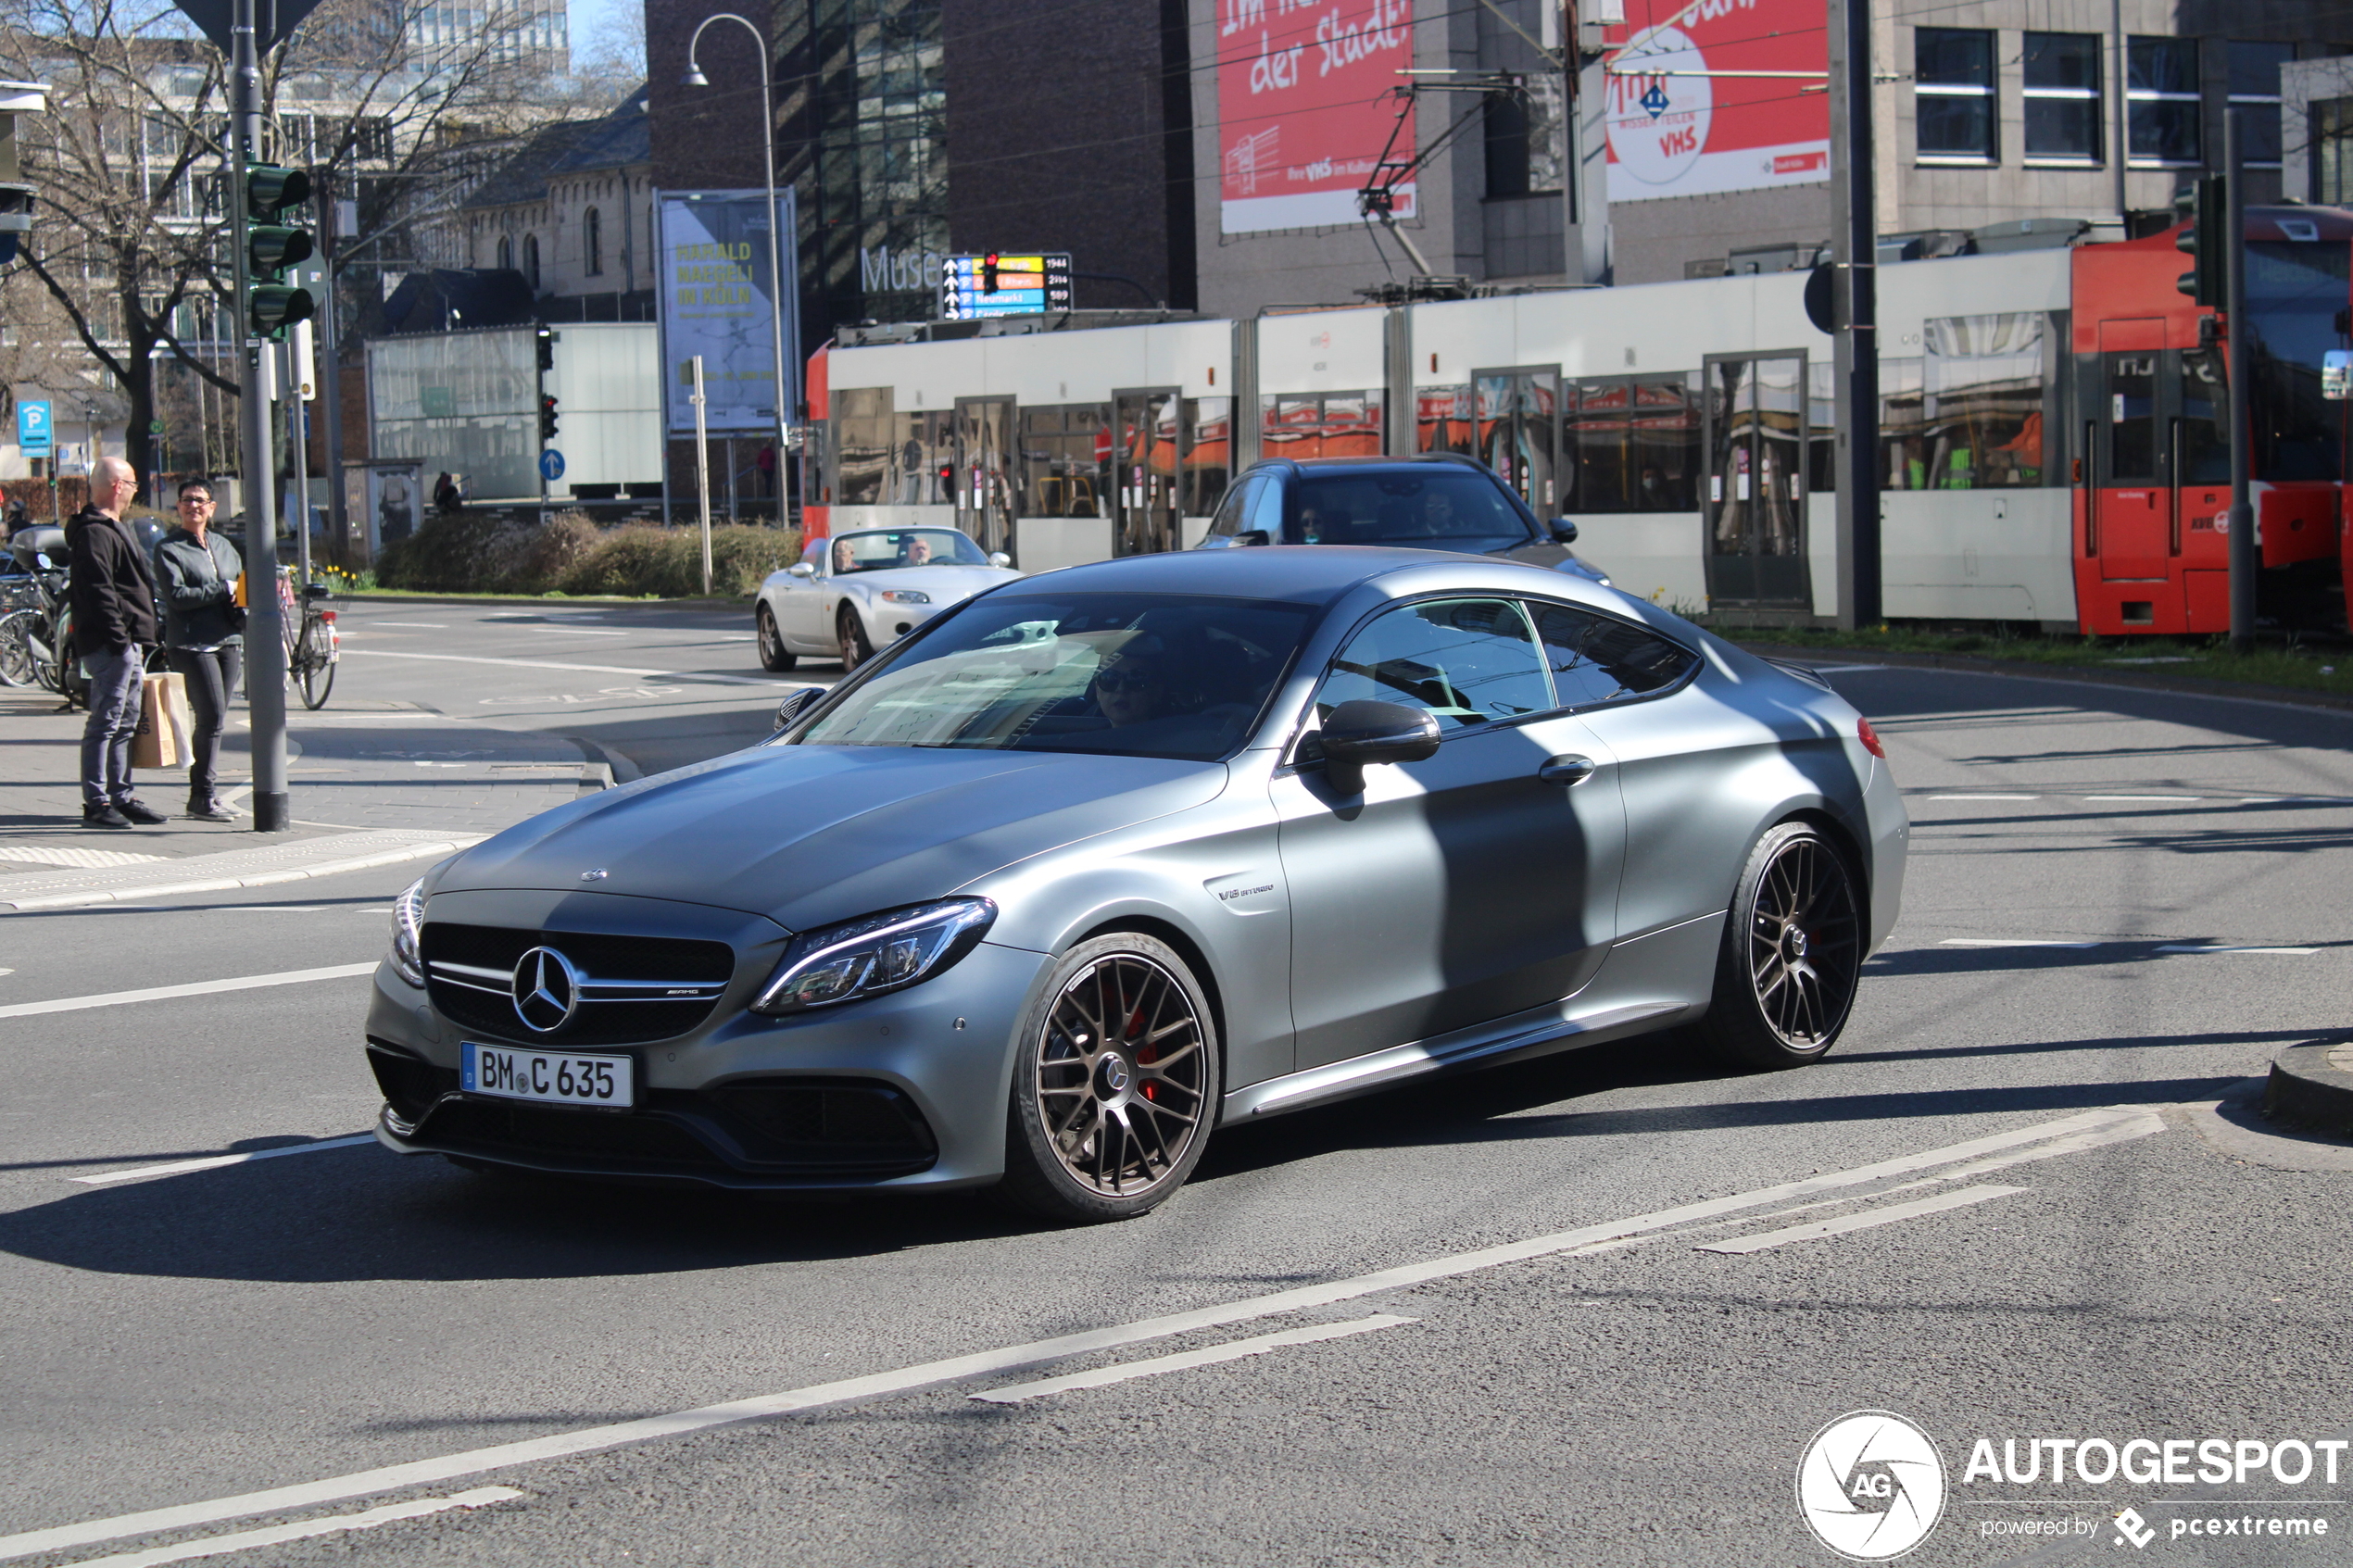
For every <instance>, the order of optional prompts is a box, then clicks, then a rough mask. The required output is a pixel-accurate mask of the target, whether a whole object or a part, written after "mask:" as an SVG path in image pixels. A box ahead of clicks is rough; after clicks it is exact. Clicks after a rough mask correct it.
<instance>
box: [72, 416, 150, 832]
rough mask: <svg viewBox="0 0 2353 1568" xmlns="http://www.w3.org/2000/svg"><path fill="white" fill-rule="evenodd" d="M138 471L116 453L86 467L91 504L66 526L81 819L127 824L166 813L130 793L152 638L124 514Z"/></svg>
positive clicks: (135, 544)
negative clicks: (77, 676) (81, 687)
mask: <svg viewBox="0 0 2353 1568" xmlns="http://www.w3.org/2000/svg"><path fill="white" fill-rule="evenodd" d="M138 494H139V476H138V475H137V474H136V473H134V472H133V471H132V468H131V465H130V464H129V463H126V462H124V461H123V460H122V459H121V458H99V459H98V460H97V462H96V463H94V465H92V467H91V470H90V504H89V505H88V506H86V507H84V508H82V509H81V510H80V511H78V512H76V513H74V514H73V521H71V522H69V523H68V524H67V525H66V556H67V558H68V560H69V563H70V566H69V570H70V571H71V574H72V594H73V651H74V652H75V653H77V654H79V655H80V656H81V659H82V667H83V668H84V669H86V670H87V671H89V672H90V722H89V723H87V724H85V725H83V726H82V825H83V826H84V827H94V828H128V827H132V826H134V825H136V824H138V823H142V822H162V821H163V820H164V819H163V813H162V812H160V811H157V810H155V809H153V808H151V807H149V806H147V805H146V804H145V802H143V801H141V800H140V799H139V797H136V796H134V795H132V793H131V737H132V734H134V733H136V731H137V730H138V728H139V676H140V674H141V673H142V671H144V670H145V667H146V661H147V649H148V648H149V647H150V646H153V645H154V643H155V642H156V640H157V633H158V628H157V624H156V578H155V571H154V568H152V567H151V566H150V565H149V564H148V562H147V552H146V551H145V549H143V548H141V547H140V544H139V540H138V537H137V536H136V535H135V534H133V533H132V532H131V529H130V527H129V526H128V525H127V524H125V523H124V522H123V521H122V513H123V508H126V507H128V506H130V505H131V502H132V497H133V496H135V495H138Z"/></svg>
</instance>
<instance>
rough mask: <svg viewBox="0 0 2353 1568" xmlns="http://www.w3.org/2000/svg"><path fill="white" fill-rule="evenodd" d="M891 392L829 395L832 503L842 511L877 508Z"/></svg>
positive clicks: (873, 389)
mask: <svg viewBox="0 0 2353 1568" xmlns="http://www.w3.org/2000/svg"><path fill="white" fill-rule="evenodd" d="M890 405H891V389H890V388H889V387H887V386H855V387H837V388H836V389H835V390H834V394H833V422H834V451H835V452H836V454H837V457H836V458H835V465H836V466H835V479H834V501H835V504H836V505H838V506H844V507H873V506H879V505H881V504H882V500H883V476H884V474H885V472H886V471H887V470H888V469H889V467H890V449H891V435H892V427H893V425H894V423H895V421H894V420H892V419H891V417H890Z"/></svg>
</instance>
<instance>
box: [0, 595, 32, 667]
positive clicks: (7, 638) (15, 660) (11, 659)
mask: <svg viewBox="0 0 2353 1568" xmlns="http://www.w3.org/2000/svg"><path fill="white" fill-rule="evenodd" d="M31 626H32V611H31V610H29V609H20V610H17V611H15V612H14V613H12V614H10V615H8V616H6V617H0V685H9V686H29V685H31V684H33V682H35V681H36V680H39V679H40V671H38V670H36V669H35V668H34V666H33V662H32V645H31V643H29V642H27V641H26V640H25V633H26V632H27V631H29V630H30V629H31Z"/></svg>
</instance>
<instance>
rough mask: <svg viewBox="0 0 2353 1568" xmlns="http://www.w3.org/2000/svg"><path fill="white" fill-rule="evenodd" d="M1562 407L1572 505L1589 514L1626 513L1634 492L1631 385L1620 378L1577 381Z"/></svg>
mask: <svg viewBox="0 0 2353 1568" xmlns="http://www.w3.org/2000/svg"><path fill="white" fill-rule="evenodd" d="M1562 401H1563V402H1564V403H1565V404H1567V406H1568V432H1569V447H1570V450H1571V452H1572V453H1573V454H1574V459H1573V460H1574V464H1575V468H1576V473H1577V480H1576V483H1575V485H1574V486H1573V487H1572V492H1571V493H1572V495H1574V497H1575V504H1576V506H1577V507H1578V508H1579V510H1582V511H1589V512H1630V511H1632V510H1633V509H1634V491H1635V489H1636V488H1637V483H1636V477H1635V474H1634V471H1633V464H1634V453H1633V445H1634V430H1633V423H1632V421H1631V420H1629V418H1628V415H1629V413H1630V412H1631V411H1632V408H1633V402H1634V383H1632V382H1631V381H1628V380H1623V379H1613V380H1610V381H1589V382H1579V383H1578V384H1577V391H1576V394H1575V395H1574V396H1573V397H1564V398H1563V399H1562Z"/></svg>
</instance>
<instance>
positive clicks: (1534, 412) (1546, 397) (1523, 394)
mask: <svg viewBox="0 0 2353 1568" xmlns="http://www.w3.org/2000/svg"><path fill="white" fill-rule="evenodd" d="M1471 380H1472V382H1473V383H1474V387H1475V392H1474V397H1475V403H1476V408H1477V418H1478V457H1479V460H1480V461H1481V462H1484V463H1485V464H1486V465H1487V466H1488V467H1489V468H1491V469H1493V470H1495V471H1496V472H1497V473H1498V474H1500V475H1502V476H1503V480H1504V483H1506V484H1508V485H1510V486H1511V487H1512V488H1513V489H1514V490H1516V491H1517V492H1518V493H1519V498H1520V499H1521V500H1523V501H1525V502H1527V503H1528V505H1529V510H1531V511H1533V512H1534V513H1535V514H1536V515H1537V516H1538V517H1540V518H1549V517H1553V516H1554V515H1556V514H1557V513H1558V512H1559V511H1560V509H1561V508H1562V507H1563V506H1565V505H1567V500H1568V495H1567V491H1566V490H1565V489H1564V488H1563V486H1562V485H1561V483H1560V439H1561V417H1560V384H1561V378H1560V372H1559V371H1558V370H1550V369H1541V370H1539V369H1529V368H1522V369H1519V370H1475V371H1473V372H1472V373H1471Z"/></svg>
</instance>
